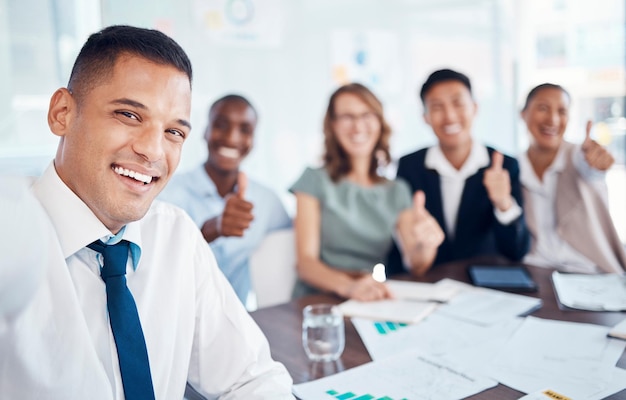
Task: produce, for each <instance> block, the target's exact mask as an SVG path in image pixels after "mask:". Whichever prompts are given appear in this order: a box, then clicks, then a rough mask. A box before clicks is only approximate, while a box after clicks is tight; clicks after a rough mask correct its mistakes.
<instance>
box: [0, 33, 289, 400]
mask: <svg viewBox="0 0 626 400" xmlns="http://www.w3.org/2000/svg"><path fill="white" fill-rule="evenodd" d="M190 103H191V64H190V62H189V59H188V58H187V56H186V54H185V53H184V51H183V50H182V49H181V48H180V46H178V44H176V43H175V42H174V41H173V40H172V39H170V38H168V37H167V36H165V35H163V34H162V33H160V32H158V31H154V30H148V29H140V28H134V27H129V26H113V27H109V28H105V29H103V30H102V31H100V32H98V33H96V34H93V35H91V36H90V38H89V39H88V41H87V42H86V44H85V45H84V46H83V48H82V50H81V52H80V54H79V56H78V58H77V60H76V63H75V65H74V68H73V70H72V74H71V77H70V80H69V84H68V88H61V89H58V90H57V91H56V92H55V93H54V94H53V96H52V99H51V102H50V108H49V112H48V123H49V126H50V129H51V131H52V132H53V133H54V134H55V135H57V136H59V137H60V142H59V146H58V150H57V154H56V157H55V159H54V161H53V163H51V164H50V166H49V167H48V168H47V169H46V171H45V172H44V173H43V175H42V176H41V177H40V178H39V179H38V180H37V181H36V182H35V183H34V185H33V188H32V191H33V193H34V195H35V197H36V198H37V199H38V200H39V202H40V203H41V205H42V206H43V209H44V210H45V212H46V214H47V217H48V218H49V221H50V222H51V224H52V228H53V229H51V230H50V233H49V235H48V238H47V239H48V240H47V242H48V243H47V257H45V264H44V268H43V269H42V272H41V280H40V281H39V282H38V284H37V286H36V288H35V289H34V290H33V293H32V295H31V298H30V299H29V301H28V302H25V303H23V304H22V307H21V308H20V309H19V311H18V312H17V313H14V315H11V318H10V319H6V318H3V319H2V324H1V326H0V328H1V329H0V398H3V399H14V398H20V399H40V398H49V399H107V400H112V399H124V398H126V399H135V398H141V399H151V398H158V399H180V398H182V397H183V394H184V392H185V387H186V384H187V383H188V384H189V385H190V387H191V388H193V389H194V391H195V392H197V393H199V394H200V395H202V396H203V397H205V398H209V399H214V398H220V399H235V398H237V399H239V398H245V399H270V398H271V399H292V398H293V396H292V395H291V383H292V382H291V378H290V377H289V375H288V373H287V371H286V370H285V368H284V367H283V366H282V365H281V364H279V363H277V362H275V361H273V360H272V358H271V356H270V351H269V345H268V343H267V340H266V339H265V337H264V336H263V334H262V333H261V331H260V329H259V328H258V326H257V325H256V324H255V323H254V322H253V320H252V319H251V317H250V316H249V315H248V313H247V312H246V311H245V309H244V308H243V307H242V305H241V303H240V302H239V301H238V300H237V297H236V295H235V293H234V292H233V290H232V288H231V287H230V285H229V284H228V282H227V281H226V279H225V278H224V276H223V274H222V273H221V272H220V271H219V269H218V267H217V265H216V262H215V258H214V257H213V254H212V253H211V251H210V249H209V247H208V245H207V243H206V241H205V240H204V238H203V237H202V235H201V234H200V232H199V231H198V229H197V228H196V226H195V225H194V223H193V222H192V221H191V219H190V218H189V217H188V216H187V215H186V214H185V213H184V212H183V211H182V210H180V209H178V208H175V207H173V206H170V205H167V204H165V203H162V202H158V201H157V202H154V201H153V200H154V199H155V197H156V196H157V195H158V193H159V192H160V191H161V190H162V189H163V187H164V186H165V184H166V183H167V181H168V180H169V178H170V177H171V176H172V174H173V173H174V170H175V169H176V167H177V165H178V162H179V160H180V154H181V148H182V145H183V142H184V140H185V138H186V137H187V135H188V134H189V132H190V130H191V126H190V124H189V120H190V118H189V114H190V109H191V104H190ZM98 239H99V240H100V241H101V242H104V243H108V242H110V241H111V240H113V241H119V240H122V239H123V240H124V241H128V242H130V248H129V250H128V251H126V253H128V255H129V257H128V262H127V264H126V275H125V278H126V282H127V286H128V289H129V290H130V292H131V294H132V297H133V298H134V302H135V303H136V309H137V312H136V314H138V316H139V321H140V324H141V328H142V330H143V337H144V339H145V347H146V349H147V355H148V359H149V375H150V376H151V381H152V383H151V384H150V386H152V388H151V389H153V393H154V394H151V393H150V394H148V393H146V394H143V393H142V394H140V395H139V396H135V395H131V394H129V392H128V391H127V387H126V384H127V381H125V380H124V372H123V371H121V361H120V359H121V358H122V357H121V356H120V354H121V353H120V354H118V351H119V347H120V343H121V342H120V340H123V339H120V338H119V337H117V336H115V332H113V330H112V329H111V326H110V325H109V315H111V320H113V314H112V313H107V307H108V305H107V300H108V299H107V297H108V293H109V292H108V290H109V288H108V283H107V287H106V290H105V283H104V281H103V278H101V277H100V273H101V271H100V270H101V268H103V265H102V258H101V257H100V256H101V254H100V253H99V252H97V251H94V250H92V249H91V248H88V247H87V246H88V245H89V244H90V243H92V242H94V241H98ZM17 240H18V239H15V241H16V242H15V245H16V246H20V248H28V247H27V246H37V245H38V244H37V243H32V242H29V243H17ZM105 257H106V255H105ZM104 264H105V265H104V267H106V264H107V261H106V260H105V262H104ZM24 268H32V266H29V265H24ZM0 272H1V271H0ZM0 276H2V274H1V273H0ZM14 279H17V280H18V282H17V283H19V280H20V278H19V277H17V278H14Z"/></svg>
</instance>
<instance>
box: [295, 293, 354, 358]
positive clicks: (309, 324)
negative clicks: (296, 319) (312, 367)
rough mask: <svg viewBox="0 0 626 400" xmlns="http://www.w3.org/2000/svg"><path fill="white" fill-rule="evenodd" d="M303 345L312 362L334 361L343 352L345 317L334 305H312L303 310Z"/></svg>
mask: <svg viewBox="0 0 626 400" xmlns="http://www.w3.org/2000/svg"><path fill="white" fill-rule="evenodd" d="M302 316H303V319H302V345H303V346H304V351H305V352H306V355H307V356H308V357H309V360H311V361H334V360H336V359H338V358H339V356H340V355H341V353H342V352H343V348H344V346H345V343H346V334H345V328H344V324H343V315H342V314H341V311H339V308H338V307H337V306H335V305H332V304H312V305H309V306H306V307H304V310H302Z"/></svg>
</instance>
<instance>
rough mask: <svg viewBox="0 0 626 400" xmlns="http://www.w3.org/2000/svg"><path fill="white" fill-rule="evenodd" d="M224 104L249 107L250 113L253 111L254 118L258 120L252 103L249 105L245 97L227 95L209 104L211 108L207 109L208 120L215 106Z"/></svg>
mask: <svg viewBox="0 0 626 400" xmlns="http://www.w3.org/2000/svg"><path fill="white" fill-rule="evenodd" d="M226 102H228V103H230V102H233V103H243V104H245V105H246V106H248V107H250V108H251V109H252V111H254V116H255V117H257V118H258V114H257V112H256V108H254V106H253V105H252V103H250V101H249V100H248V99H246V98H245V97H243V96H241V95H239V94H227V95H225V96H222V97H220V98H219V99H217V100H215V101H214V102H213V104H211V107H209V119H211V114H213V111H215V108H217V106H218V105H220V104H221V103H226Z"/></svg>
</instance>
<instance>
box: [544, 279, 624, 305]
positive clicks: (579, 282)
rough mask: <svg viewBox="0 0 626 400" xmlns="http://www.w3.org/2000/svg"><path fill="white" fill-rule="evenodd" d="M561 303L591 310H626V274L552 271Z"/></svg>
mask: <svg viewBox="0 0 626 400" xmlns="http://www.w3.org/2000/svg"><path fill="white" fill-rule="evenodd" d="M552 282H553V284H554V289H555V291H556V294H557V297H558V299H559V301H560V302H561V304H563V305H564V306H567V307H570V308H576V309H579V310H590V311H622V310H626V276H624V275H618V274H596V275H587V274H566V273H561V272H557V271H555V272H553V273H552Z"/></svg>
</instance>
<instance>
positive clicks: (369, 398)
mask: <svg viewBox="0 0 626 400" xmlns="http://www.w3.org/2000/svg"><path fill="white" fill-rule="evenodd" d="M326 393H327V394H329V395H331V396H332V397H333V398H335V399H337V400H408V399H407V398H406V397H404V398H402V399H394V398H393V397H389V396H382V397H376V396H373V395H371V394H362V395H359V394H356V393H352V392H345V393H339V392H337V391H336V390H332V389H330V390H327V391H326Z"/></svg>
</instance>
